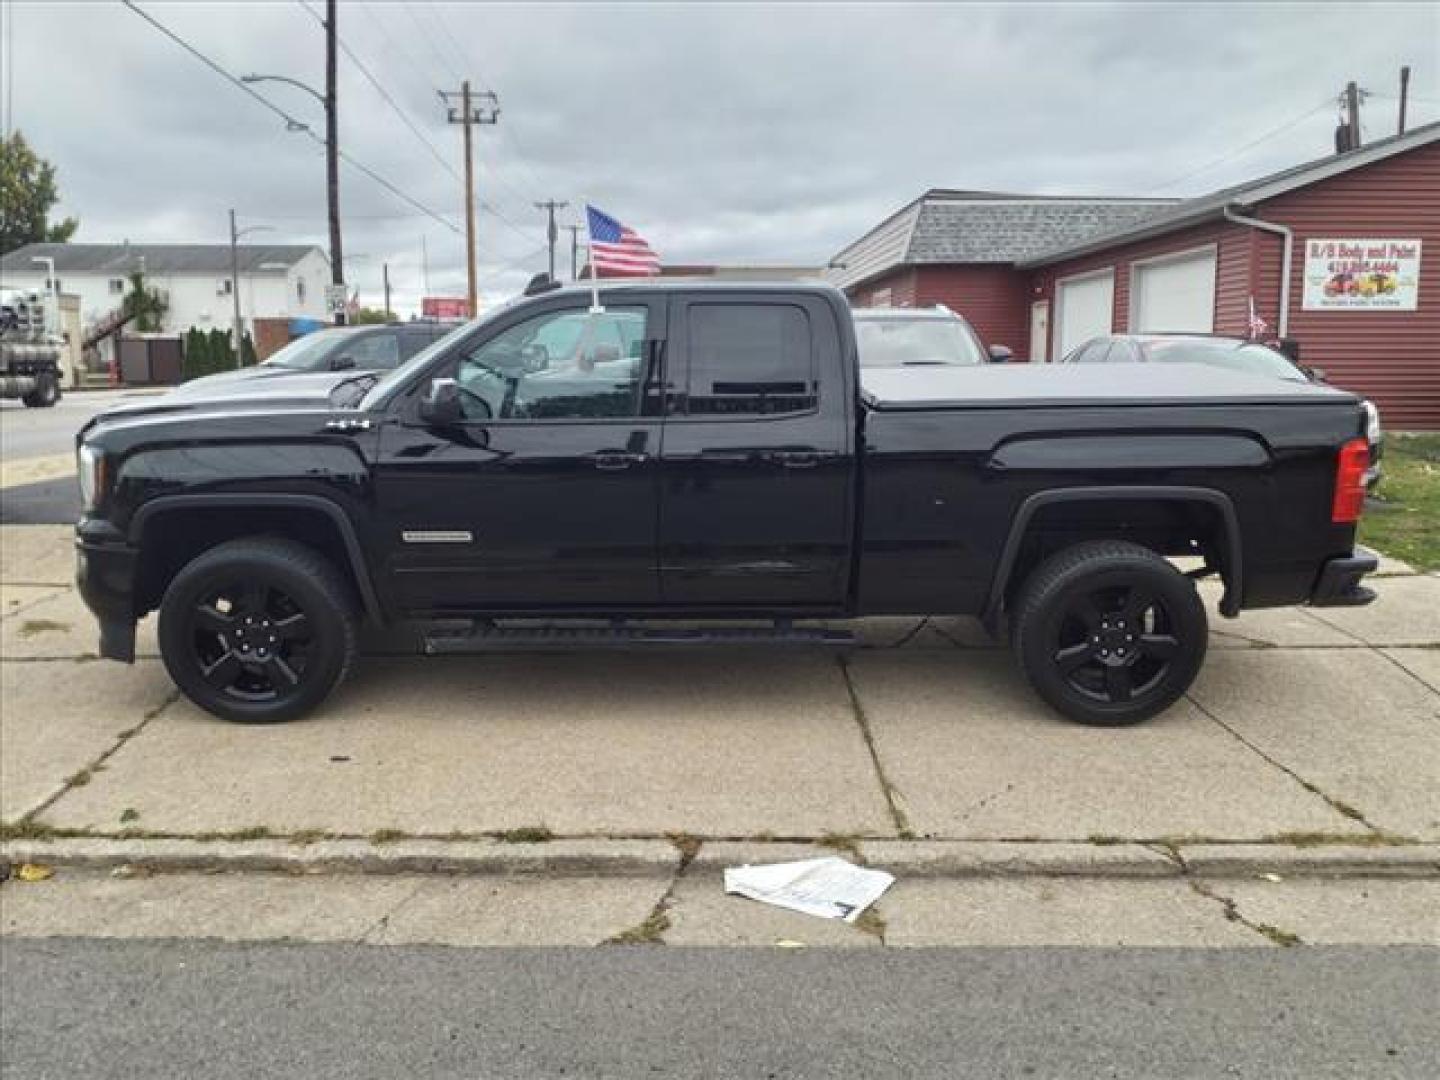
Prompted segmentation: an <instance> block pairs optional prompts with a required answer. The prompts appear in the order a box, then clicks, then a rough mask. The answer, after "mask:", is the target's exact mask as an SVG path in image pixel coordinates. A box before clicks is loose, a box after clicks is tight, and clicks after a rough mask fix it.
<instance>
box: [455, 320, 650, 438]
mask: <svg viewBox="0 0 1440 1080" xmlns="http://www.w3.org/2000/svg"><path fill="white" fill-rule="evenodd" d="M645 337H646V309H645V308H644V307H638V306H637V307H612V308H607V309H606V310H605V311H602V312H590V311H584V310H578V309H574V310H564V311H551V312H547V313H545V314H543V315H537V316H535V317H534V318H533V319H527V320H526V321H525V322H522V323H517V324H516V325H515V326H512V327H510V328H509V329H508V330H505V331H503V332H502V333H500V334H498V335H496V336H495V337H493V338H491V339H490V340H489V341H487V342H485V343H484V344H483V345H481V346H479V347H478V348H476V349H474V350H473V351H472V352H470V353H468V354H467V355H465V356H464V357H463V358H462V359H461V360H460V365H459V369H458V372H457V375H456V378H457V381H458V382H459V383H460V391H461V407H462V409H463V411H464V414H465V417H466V419H468V420H477V421H484V420H579V419H587V420H597V419H623V418H625V417H630V416H638V415H640V411H641V410H640V397H641V383H642V381H643V379H644V361H643V357H644V343H645Z"/></svg>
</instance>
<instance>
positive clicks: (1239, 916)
mask: <svg viewBox="0 0 1440 1080" xmlns="http://www.w3.org/2000/svg"><path fill="white" fill-rule="evenodd" d="M1185 880H1186V883H1187V884H1188V885H1189V886H1190V888H1191V890H1192V891H1193V892H1194V893H1195V894H1196V895H1198V896H1203V897H1204V898H1205V899H1207V900H1213V901H1214V902H1215V903H1217V904H1219V905H1220V907H1221V909H1222V910H1223V911H1224V913H1225V918H1226V919H1228V920H1229V921H1230V922H1235V923H1239V924H1240V925H1241V926H1243V927H1245V928H1246V929H1247V930H1253V931H1255V933H1257V934H1259V935H1260V936H1261V937H1264V938H1268V939H1269V940H1270V941H1271V942H1272V943H1274V944H1276V945H1279V946H1280V947H1281V948H1286V949H1288V948H1291V947H1292V946H1295V945H1303V944H1305V943H1304V942H1303V941H1301V940H1300V935H1299V934H1294V933H1291V932H1290V931H1289V930H1285V929H1283V928H1281V927H1279V926H1275V925H1274V924H1272V923H1266V922H1256V921H1255V920H1254V919H1249V918H1246V917H1245V915H1244V914H1243V913H1242V912H1241V911H1240V905H1239V904H1238V903H1236V902H1235V900H1233V899H1232V898H1230V897H1228V896H1222V895H1221V894H1220V893H1218V892H1216V891H1215V890H1214V889H1212V888H1211V887H1210V886H1209V885H1207V884H1205V883H1204V882H1203V881H1197V880H1196V879H1194V878H1192V877H1189V876H1188V875H1187V877H1186V879H1185Z"/></svg>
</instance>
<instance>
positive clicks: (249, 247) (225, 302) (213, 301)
mask: <svg viewBox="0 0 1440 1080" xmlns="http://www.w3.org/2000/svg"><path fill="white" fill-rule="evenodd" d="M236 252H237V255H238V261H239V268H240V273H239V292H240V317H241V319H242V321H243V322H244V323H245V329H246V331H247V332H249V331H251V330H252V329H253V324H252V320H254V319H257V318H262V319H264V318H289V319H317V320H326V319H327V316H326V312H325V286H326V285H327V284H328V283H329V281H330V266H329V263H327V262H326V261H325V256H324V255H323V254H322V253H321V250H320V249H319V248H318V247H314V246H312V245H307V244H242V245H240V246H239V247H238V248H237V249H236ZM36 258H40V259H47V260H48V259H53V260H54V261H55V277H56V278H57V279H58V281H59V291H60V292H63V293H67V294H71V295H74V296H78V297H79V298H80V322H81V325H82V326H83V327H85V328H86V330H87V331H88V329H89V328H90V327H91V326H93V325H95V324H96V323H98V322H99V321H100V320H102V319H104V318H105V317H106V316H108V315H109V314H110V313H111V312H113V311H114V310H115V309H117V308H118V307H120V302H121V300H122V298H123V297H124V295H125V293H127V292H129V291H130V276H131V275H132V274H134V273H135V272H136V271H140V272H141V273H142V274H143V275H144V279H145V284H146V286H147V287H148V288H152V289H158V290H159V291H160V292H162V293H164V294H165V296H166V299H167V300H168V301H169V305H170V306H169V309H168V311H167V312H166V314H165V318H164V321H163V323H162V325H161V330H162V331H164V332H167V333H173V334H183V333H185V332H186V331H187V330H189V329H191V328H192V327H198V328H199V329H201V330H211V329H219V330H228V329H230V327H231V326H232V325H233V323H234V319H235V305H234V300H233V293H232V279H231V269H230V247H229V245H227V244H29V245H27V246H26V247H23V248H20V249H19V250H18V251H12V252H10V253H9V254H8V255H5V256H4V257H3V258H0V286H3V287H5V288H15V289H35V290H44V289H45V288H46V287H47V285H48V278H49V271H48V267H47V264H46V263H44V262H35V261H34V260H35V259H36Z"/></svg>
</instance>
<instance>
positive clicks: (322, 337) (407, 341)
mask: <svg viewBox="0 0 1440 1080" xmlns="http://www.w3.org/2000/svg"><path fill="white" fill-rule="evenodd" d="M458 325H460V324H459V323H453V322H433V321H420V322H408V323H386V324H384V325H379V326H376V325H370V326H334V327H330V328H328V329H325V330H315V331H312V332H311V333H309V334H306V335H305V336H304V337H299V338H296V339H295V340H294V341H292V342H290V344H288V345H286V346H285V347H284V348H282V349H280V350H278V351H277V352H275V353H274V354H272V355H271V356H270V357H268V358H267V359H266V360H264V361H263V362H262V363H259V364H256V365H255V366H254V367H248V368H240V369H238V370H236V371H222V372H220V373H219V374H217V375H204V376H201V377H200V378H198V379H191V380H190V381H189V382H187V383H183V384H182V385H181V386H180V387H179V389H178V392H179V393H183V394H194V393H202V394H209V393H212V392H214V391H216V390H218V389H219V388H220V387H222V386H236V385H238V384H242V383H249V382H253V381H254V380H256V379H275V378H281V377H285V376H291V375H296V374H300V373H302V372H308V373H311V374H313V373H315V372H320V371H389V370H391V369H392V368H395V367H398V366H399V365H400V364H403V363H404V362H405V361H406V360H409V359H410V358H411V357H412V356H414V355H415V354H416V353H418V352H419V351H420V350H422V349H424V348H426V347H427V346H429V345H432V344H434V343H435V342H436V341H438V340H439V339H440V338H442V337H444V336H445V335H446V334H449V333H450V332H451V331H453V330H454V329H455V328H456V327H457V326H458Z"/></svg>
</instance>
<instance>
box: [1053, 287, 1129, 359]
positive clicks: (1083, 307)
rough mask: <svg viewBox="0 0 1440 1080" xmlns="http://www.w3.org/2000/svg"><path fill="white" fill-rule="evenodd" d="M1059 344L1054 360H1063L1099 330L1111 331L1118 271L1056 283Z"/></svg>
mask: <svg viewBox="0 0 1440 1080" xmlns="http://www.w3.org/2000/svg"><path fill="white" fill-rule="evenodd" d="M1055 309H1056V310H1055V335H1054V337H1055V348H1054V350H1053V351H1052V352H1051V354H1050V359H1052V360H1062V359H1064V358H1065V356H1066V355H1067V354H1068V353H1069V352H1070V350H1072V349H1074V348H1076V347H1077V346H1079V345H1082V344H1084V343H1085V342H1086V341H1088V340H1089V339H1090V338H1092V337H1095V336H1096V335H1097V334H1108V333H1110V319H1111V314H1112V312H1113V311H1114V309H1115V274H1114V271H1111V270H1106V271H1104V272H1103V273H1099V274H1087V275H1085V276H1084V277H1078V278H1071V279H1070V280H1069V281H1059V282H1056V284H1055Z"/></svg>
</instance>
